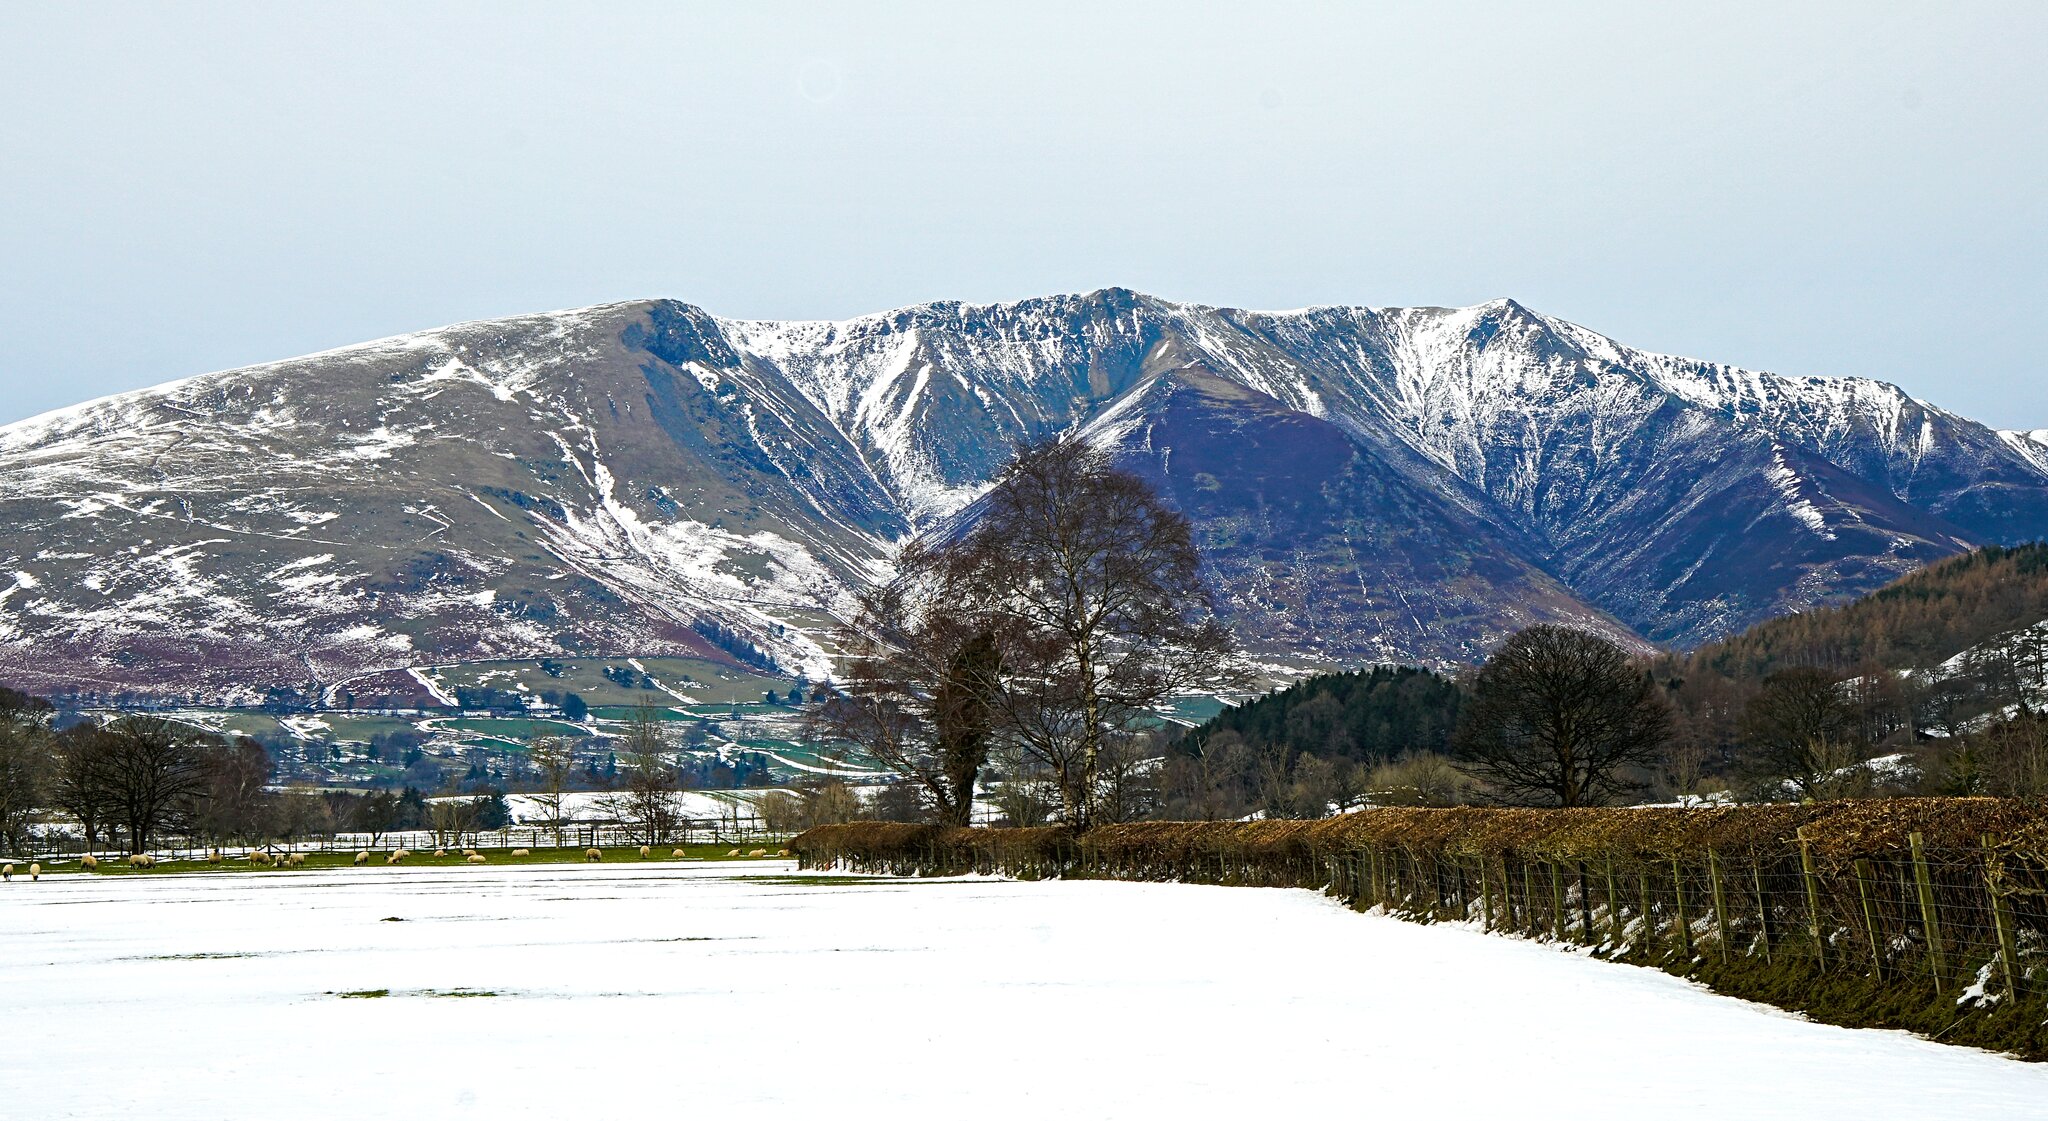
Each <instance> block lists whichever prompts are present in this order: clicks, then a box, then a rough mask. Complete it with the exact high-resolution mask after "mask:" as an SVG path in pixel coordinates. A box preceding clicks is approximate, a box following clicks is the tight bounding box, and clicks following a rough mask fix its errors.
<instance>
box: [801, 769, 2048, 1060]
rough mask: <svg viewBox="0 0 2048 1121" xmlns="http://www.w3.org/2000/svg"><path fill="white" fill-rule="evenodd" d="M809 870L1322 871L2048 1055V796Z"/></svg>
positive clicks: (1137, 838)
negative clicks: (2046, 799) (2027, 800)
mask: <svg viewBox="0 0 2048 1121" xmlns="http://www.w3.org/2000/svg"><path fill="white" fill-rule="evenodd" d="M790 848H791V850H792V851H794V852H795V853H796V855H797V858H798V860H799V866H800V867H803V868H843V869H849V870H854V871H866V872H888V873H893V874H898V875H947V874H962V873H969V872H980V873H986V874H1008V875H1016V876H1021V877H1029V878H1037V877H1044V876H1064V877H1075V876H1080V877H1104V878H1115V879H1130V880H1154V881H1181V882H1186V883H1206V884H1233V885H1251V886H1280V887H1305V888H1317V889H1321V890H1324V891H1327V892H1329V893H1330V894H1332V895H1335V896H1337V897H1339V898H1342V899H1344V900H1345V901H1346V902H1347V903H1349V904H1351V905H1352V906H1354V907H1356V908H1358V909H1360V910H1377V911H1381V912H1384V913H1386V914H1390V915H1394V916H1398V917H1401V918H1406V919H1411V920H1415V921H1420V922H1434V921H1447V920H1448V921H1463V922H1468V923H1471V924H1473V925H1475V926H1478V927H1480V928H1482V929H1484V930H1487V931H1489V932H1495V933H1503V934H1511V935H1520V936H1525V937H1531V938H1540V939H1547V940H1551V941H1555V942H1559V943H1566V944H1571V945H1575V946H1580V947H1585V948H1586V949H1587V951H1589V952H1592V953H1595V954H1598V955H1600V956H1605V957H1612V958H1616V959H1622V960H1627V961H1631V962H1636V963H1639V964H1646V965H1653V966H1657V967H1660V968H1664V969H1667V970H1670V971H1672V972H1676V973H1681V974H1684V975H1686V976H1689V977H1693V978H1695V979H1697V980H1700V981H1702V982H1704V983H1706V984H1708V985H1710V986H1712V987H1714V988H1716V989H1720V990H1722V991H1725V992H1729V993H1732V994H1735V995H1739V996H1745V997H1749V998H1752V999H1758V1000H1764V1001H1768V1002H1771V1003H1775V1004H1779V1005H1781V1006H1783V1007H1788V1008H1794V1009H1797V1010H1800V1011H1805V1012H1808V1013H1810V1014H1812V1015H1813V1016H1815V1017H1816V1018H1818V1019H1823V1020H1828V1021H1831V1022H1836V1023H1846V1024H1851V1025H1854V1026H1889V1027H1904V1028H1910V1029H1913V1030H1917V1031H1922V1032H1925V1033H1927V1034H1930V1035H1935V1036H1937V1037H1939V1038H1943V1039H1946V1040H1949V1041H1953V1042H1969V1043H1976V1044H1980V1045H1983V1046H1989V1047H1994V1048H1997V1049H2001V1050H2010V1051H2014V1052H2017V1053H2020V1054H2024V1055H2027V1056H2028V1057H2031V1058H2039V1059H2048V1023H2044V1021H2048V806H2044V805H2042V804H2039V803H2034V804H2028V803H2022V802H2018V801H2010V800H2000V799H1990V798H1907V799H1889V800H1874V801H1856V802H1832V803H1822V804H1809V805H1757V806H1719V807H1697V808H1678V807H1641V808H1629V809H1573V810H1521V809H1480V808H1455V809H1381V810H1371V811H1367V812H1363V813H1356V814H1350V815H1347V816H1344V817H1338V818H1330V819H1326V820H1323V821H1257V822H1141V823H1135V824H1128V825H1105V826H1098V827H1096V828H1093V829H1090V830H1087V831H1085V832H1081V833H1078V834H1077V833H1075V832H1072V831H1070V830H1066V829H1062V828H1038V829H948V828H940V827H931V826H914V825H892V824H886V823H880V822H856V823H853V824H849V825H832V826H820V827H818V828H815V829H812V830H810V831H808V832H805V833H803V834H801V835H799V836H798V837H796V838H795V839H794V840H792V841H791V842H790Z"/></svg>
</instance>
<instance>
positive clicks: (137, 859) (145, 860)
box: [128, 853, 151, 868]
mask: <svg viewBox="0 0 2048 1121" xmlns="http://www.w3.org/2000/svg"><path fill="white" fill-rule="evenodd" d="M150 863H151V862H150V859H149V857H147V856H144V855H143V854H141V853H136V854H135V855H133V856H130V857H129V858H128V867H130V868H147V867H149V865H150Z"/></svg>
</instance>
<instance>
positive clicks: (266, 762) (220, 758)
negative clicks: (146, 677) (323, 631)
mask: <svg viewBox="0 0 2048 1121" xmlns="http://www.w3.org/2000/svg"><path fill="white" fill-rule="evenodd" d="M55 716H56V709H55V707H54V706H53V705H52V704H51V703H50V702H49V701H47V700H45V699H43V698H39V697H32V696H29V695H28V694H25V693H22V692H20V691H18V690H14V689H9V688H5V687H0V846H4V847H5V848H6V850H7V851H8V852H9V853H27V852H30V851H32V850H34V849H35V848H36V847H37V840H38V838H37V836H36V834H37V832H38V829H39V828H47V827H48V826H49V825H50V824H51V823H49V822H48V821H45V820H43V819H44V818H45V817H47V815H48V814H49V813H50V812H51V811H59V812H62V813H63V814H66V815H68V816H69V817H70V818H71V819H72V820H73V821H75V822H76V826H77V829H78V832H79V834H80V838H79V839H80V840H82V841H83V842H84V844H85V846H86V848H87V849H89V850H100V849H104V848H119V849H124V850H126V851H128V852H135V853H141V852H147V851H149V850H150V849H151V848H154V847H160V846H162V845H163V844H165V843H166V842H168V841H170V840H173V839H177V840H182V841H185V842H188V843H193V844H196V845H204V846H208V847H215V848H218V847H222V846H231V845H232V846H239V845H252V846H253V845H264V844H270V843H287V844H288V843H291V842H293V841H297V840H303V839H311V838H319V837H330V836H332V835H334V834H335V833H336V832H364V833H371V834H379V833H383V832H387V831H392V830H399V829H437V828H442V827H444V826H448V827H453V826H457V825H460V826H461V827H463V828H467V829H489V828H497V827H499V826H502V825H504V824H506V823H507V820H508V814H507V812H506V807H505V802H504V797H503V795H502V794H501V793H500V792H497V791H481V792H479V793H477V794H476V795H474V796H473V797H471V798H467V799H459V800H455V801H452V802H444V801H435V802H429V801H428V800H427V797H426V795H425V794H424V793H422V792H421V791H420V790H419V789H417V788H414V787H407V788H406V789H404V790H403V791H399V792H391V791H379V792H374V793H369V794H356V793H350V792H345V791H314V790H309V789H308V790H291V789H285V790H279V789H276V788H274V787H273V786H272V785H271V779H272V775H273V773H274V770H275V767H274V763H273V760H272V759H271V755H270V753H269V752H268V751H267V750H266V749H265V748H264V746H263V745H262V744H261V743H258V742H257V741H255V740H253V739H250V738H248V737H246V736H232V737H230V736H219V735H213V734H210V733H206V732H203V731H200V730H198V729H195V728H191V727H188V726H185V725H181V724H177V723H174V722H172V721H168V720H164V719H162V718H160V717H156V716H151V715H147V714H131V715H128V716H124V717H121V718H120V719H117V720H113V721H110V722H108V723H104V724H102V723H98V722H95V721H90V720H86V721H79V722H76V723H72V724H70V725H68V726H65V727H63V728H61V729H60V728H57V727H55Z"/></svg>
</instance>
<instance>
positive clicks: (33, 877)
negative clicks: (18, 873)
mask: <svg viewBox="0 0 2048 1121" xmlns="http://www.w3.org/2000/svg"><path fill="white" fill-rule="evenodd" d="M42 878H43V866H42V865H40V864H30V865H29V866H28V880H29V882H30V883H34V882H36V881H37V880H40V879H42Z"/></svg>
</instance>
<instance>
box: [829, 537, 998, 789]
mask: <svg viewBox="0 0 2048 1121" xmlns="http://www.w3.org/2000/svg"><path fill="white" fill-rule="evenodd" d="M953 569H954V566H953V565H952V564H951V558H950V556H949V554H948V553H947V552H946V550H945V549H944V548H934V547H932V546H931V545H930V544H929V543H927V542H923V541H913V542H912V543H911V544H910V545H908V546H907V547H905V549H904V550H903V552H902V554H901V555H900V556H899V557H898V559H897V569H896V577H895V578H894V579H893V580H890V581H889V582H887V583H885V584H880V585H877V586H874V587H871V588H869V589H867V590H865V591H863V592H862V593H860V595H859V600H858V608H857V610H856V611H855V612H854V613H853V615H852V617H851V618H850V619H849V620H848V621H847V624H846V625H845V626H844V627H843V628H842V629H841V645H842V648H843V649H845V651H846V652H847V654H848V655H849V660H848V662H847V669H846V672H845V675H844V679H843V681H842V682H841V687H840V690H839V692H838V693H837V694H836V695H834V696H832V697H829V698H827V699H826V701H825V703H824V704H822V705H819V706H817V707H816V708H815V709H813V710H812V715H811V727H812V731H813V732H814V733H817V734H823V735H827V736H831V737H835V738H838V739H845V740H851V741H852V742H854V743H857V744H860V745H861V746H862V747H863V748H864V749H865V750H866V751H867V752H868V754H870V755H872V756H874V757H875V759H876V760H878V761H880V762H881V763H882V764H883V765H884V766H887V767H888V768H890V769H891V770H893V771H895V772H896V773H897V774H899V775H902V776H903V777H904V778H906V779H908V780H910V781H911V782H912V783H914V784H915V785H916V787H917V789H918V792H919V794H920V800H921V801H922V802H923V803H924V805H925V807H926V808H927V810H928V811H929V812H930V814H931V816H932V817H934V818H935V819H937V820H938V821H940V822H942V823H944V824H947V825H966V824H967V823H968V821H969V820H970V817H971V815H972V812H973V809H974V785H975V778H976V776H978V775H979V774H980V773H981V768H982V765H983V764H984V763H986V762H987V761H988V753H989V747H990V744H991V741H992V738H993V736H994V734H995V697H996V693H997V690H998V689H999V688H1000V684H1001V679H1002V668H1003V667H1002V650H1001V648H1000V646H999V644H998V641H997V636H996V633H995V631H994V629H993V625H992V623H991V621H990V620H989V619H988V617H987V612H986V611H985V610H981V609H980V608H979V607H978V605H976V604H974V603H972V602H971V601H970V600H968V598H967V597H968V596H970V595H971V590H970V589H966V588H963V587H961V586H959V580H958V574H957V573H956V572H955V571H954V570H953Z"/></svg>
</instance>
